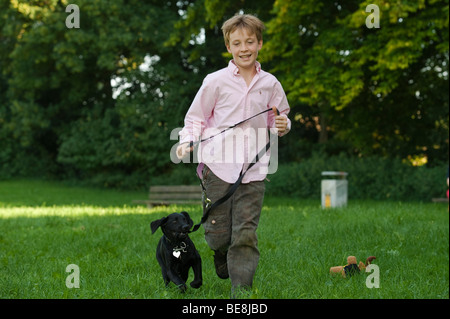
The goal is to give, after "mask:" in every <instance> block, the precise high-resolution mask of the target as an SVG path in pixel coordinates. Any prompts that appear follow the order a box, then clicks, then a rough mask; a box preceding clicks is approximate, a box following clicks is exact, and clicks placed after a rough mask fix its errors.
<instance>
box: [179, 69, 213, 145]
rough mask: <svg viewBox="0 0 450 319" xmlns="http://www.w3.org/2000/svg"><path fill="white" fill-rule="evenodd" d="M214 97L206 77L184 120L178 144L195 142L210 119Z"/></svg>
mask: <svg viewBox="0 0 450 319" xmlns="http://www.w3.org/2000/svg"><path fill="white" fill-rule="evenodd" d="M215 95H216V94H215V89H214V87H212V85H211V83H210V82H209V81H208V76H207V77H206V78H205V79H204V80H203V84H202V86H201V87H200V89H199V90H198V92H197V94H196V96H195V98H194V101H193V102H192V104H191V106H190V107H189V110H188V111H187V113H186V116H185V118H184V127H183V129H182V130H181V131H180V133H179V136H180V144H183V143H189V142H191V141H194V142H196V141H197V140H198V139H199V137H200V136H201V135H202V132H203V129H204V128H205V125H206V121H207V120H208V118H209V117H211V114H212V110H213V109H214V105H215V101H216V97H215Z"/></svg>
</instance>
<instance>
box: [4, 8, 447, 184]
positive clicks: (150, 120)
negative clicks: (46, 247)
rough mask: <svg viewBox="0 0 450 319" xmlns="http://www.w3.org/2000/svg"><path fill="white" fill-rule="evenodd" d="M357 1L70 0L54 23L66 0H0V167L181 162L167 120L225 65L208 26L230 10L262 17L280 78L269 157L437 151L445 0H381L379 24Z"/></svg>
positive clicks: (33, 169) (25, 169) (80, 168)
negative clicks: (276, 153) (70, 20)
mask: <svg viewBox="0 0 450 319" xmlns="http://www.w3.org/2000/svg"><path fill="white" fill-rule="evenodd" d="M369 2H373V1H364V2H358V1H346V2H345V3H343V2H342V3H341V2H339V1H338V2H332V3H330V2H327V1H310V0H308V1H288V0H277V1H273V0H259V1H255V0H245V1H243V0H233V1H227V2H225V3H224V2H220V1H217V0H186V1H170V2H161V1H156V0H152V1H138V0H131V1H123V0H111V1H106V0H100V1H87V0H80V1H77V5H78V6H79V9H80V15H81V16H80V24H81V25H80V28H79V29H76V28H75V29H68V28H67V27H66V25H65V21H66V18H67V16H68V13H66V12H65V8H66V6H67V5H68V4H69V2H68V1H66V0H61V1H58V0H50V1H37V0H23V1H16V0H0V176H3V177H8V176H42V177H56V178H60V179H78V180H84V181H89V182H90V183H91V184H95V185H103V186H114V187H122V188H143V187H146V186H148V185H149V184H154V183H157V182H159V181H161V180H164V176H168V175H170V174H171V173H174V172H177V171H181V170H182V169H180V168H178V167H177V166H176V165H174V164H173V163H172V162H171V161H170V156H169V152H170V149H171V147H172V146H173V144H174V142H175V141H172V140H170V134H171V132H172V130H174V129H176V128H179V127H181V126H182V125H183V118H184V115H185V113H186V111H187V109H188V108H189V106H190V103H191V101H192V100H193V97H194V95H195V94H196V92H197V90H198V88H199V87H200V85H201V83H202V80H203V78H204V77H205V75H206V74H208V73H210V72H212V71H215V70H217V69H220V68H222V67H224V66H226V63H227V61H228V59H229V55H227V54H225V51H226V50H225V47H224V44H223V38H222V34H221V30H220V27H221V25H222V23H223V21H225V19H227V18H229V17H231V16H232V15H234V14H235V13H237V12H244V13H253V14H256V15H257V16H258V17H260V18H261V19H262V20H263V21H264V22H265V23H266V26H267V32H266V34H265V35H264V45H263V49H262V50H261V52H260V55H259V57H260V60H261V61H262V63H263V68H264V69H265V70H267V71H271V72H272V73H274V74H275V75H276V76H277V78H278V79H279V80H280V81H281V83H282V85H283V87H284V89H285V90H286V92H287V93H288V98H289V102H290V105H291V108H292V111H291V114H290V118H291V120H292V131H291V132H290V134H288V135H287V136H286V137H283V138H282V139H281V140H280V159H281V160H282V161H283V163H288V162H297V163H299V162H301V161H303V160H304V159H305V158H308V157H310V156H311V154H312V153H313V152H314V151H315V150H316V149H318V148H319V149H325V150H326V154H328V155H330V156H331V155H336V154H339V153H341V152H344V153H346V154H349V155H356V156H363V157H367V156H380V157H382V158H386V159H390V158H399V159H406V158H408V157H411V156H412V157H415V156H422V157H426V158H427V159H428V165H430V166H436V165H440V163H442V162H443V161H448V155H447V154H448V132H449V131H448V116H449V113H448V110H449V107H448V106H449V104H448V65H449V59H448V56H449V55H448V1H445V0H436V1H429V2H427V1H417V2H409V1H396V2H392V1H384V0H383V1H381V0H380V1H378V2H376V4H377V5H378V6H379V8H380V11H381V16H380V18H381V19H380V25H381V28H380V29H368V28H367V27H366V26H365V19H366V17H367V16H368V14H369V13H366V12H365V7H366V5H367V4H369ZM318 142H320V143H319V144H323V145H319V146H318V145H317V144H318ZM322 146H323V147H322ZM293 165H296V164H293ZM191 172H193V171H191ZM191 174H192V176H194V174H193V173H191ZM183 176H184V177H180V180H185V181H187V180H190V179H191V178H188V177H187V176H186V175H183ZM194 178H195V176H194Z"/></svg>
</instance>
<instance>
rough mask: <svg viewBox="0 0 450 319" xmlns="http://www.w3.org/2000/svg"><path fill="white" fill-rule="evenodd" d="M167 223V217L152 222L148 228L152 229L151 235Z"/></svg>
mask: <svg viewBox="0 0 450 319" xmlns="http://www.w3.org/2000/svg"><path fill="white" fill-rule="evenodd" d="M166 221H167V217H163V218H161V219H158V220H155V221H152V222H151V223H150V228H151V229H152V235H153V234H154V233H155V231H156V230H157V229H158V228H159V227H160V226H162V225H164V224H165V223H166Z"/></svg>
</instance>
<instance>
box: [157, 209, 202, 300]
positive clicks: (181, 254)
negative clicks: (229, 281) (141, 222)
mask: <svg viewBox="0 0 450 319" xmlns="http://www.w3.org/2000/svg"><path fill="white" fill-rule="evenodd" d="M193 225H194V222H193V221H192V219H191V217H190V216H189V214H188V213H187V212H181V213H173V214H170V215H169V216H167V217H163V218H161V219H158V220H155V221H153V222H152V223H151V224H150V228H151V229H152V234H154V233H155V231H156V230H157V229H158V228H159V227H161V230H162V232H163V234H164V235H163V236H162V237H161V239H160V240H159V243H158V247H157V248H156V259H157V260H158V263H159V265H160V266H161V271H162V276H163V279H164V283H165V284H166V286H168V285H169V283H170V282H171V281H172V282H173V283H174V284H175V285H177V286H178V288H180V290H181V292H185V291H186V280H187V279H188V275H189V269H190V268H191V267H192V269H193V270H194V280H193V281H192V282H191V287H192V288H200V286H201V285H202V282H203V279H202V259H201V257H200V254H199V253H198V251H197V249H196V248H195V245H194V243H193V242H192V240H191V239H190V238H189V236H188V233H189V230H190V229H191V228H192V226H193Z"/></svg>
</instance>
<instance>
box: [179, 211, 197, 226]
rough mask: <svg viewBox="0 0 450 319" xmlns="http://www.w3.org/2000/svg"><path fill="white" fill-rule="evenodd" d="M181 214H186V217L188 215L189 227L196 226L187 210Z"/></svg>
mask: <svg viewBox="0 0 450 319" xmlns="http://www.w3.org/2000/svg"><path fill="white" fill-rule="evenodd" d="M181 214H182V215H184V217H186V220H187V222H188V224H189V229H191V228H192V226H194V221H193V220H192V219H191V216H189V214H188V213H187V212H181Z"/></svg>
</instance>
